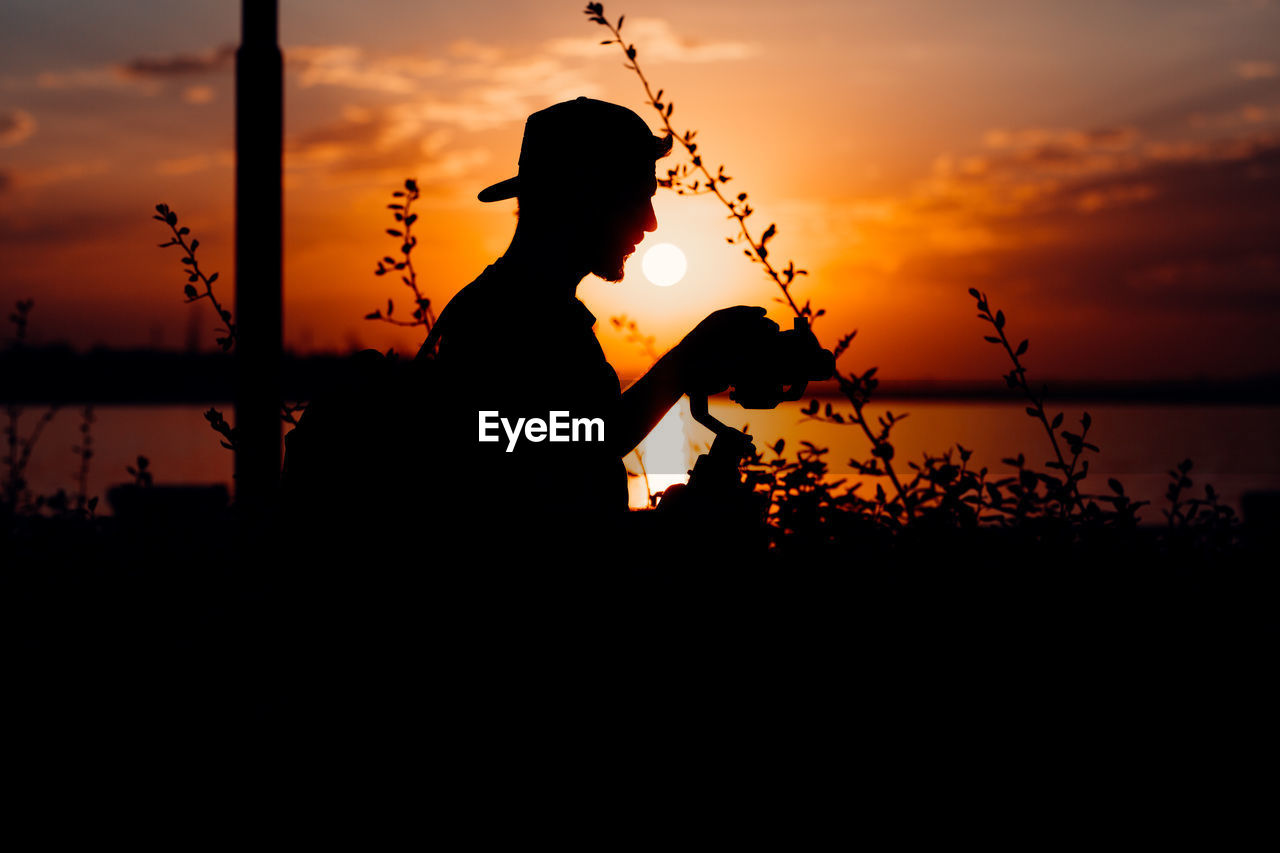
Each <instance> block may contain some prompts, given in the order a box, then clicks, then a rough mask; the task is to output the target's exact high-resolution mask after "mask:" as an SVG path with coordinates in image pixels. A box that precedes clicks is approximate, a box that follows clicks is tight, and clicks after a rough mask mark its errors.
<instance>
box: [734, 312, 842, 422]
mask: <svg viewBox="0 0 1280 853" xmlns="http://www.w3.org/2000/svg"><path fill="white" fill-rule="evenodd" d="M835 369H836V361H835V356H834V355H833V354H832V353H831V352H830V350H825V349H823V348H822V345H821V344H819V343H818V339H817V338H815V337H814V336H813V332H812V331H810V329H809V321H808V319H807V318H805V317H796V318H795V324H794V327H793V328H791V329H788V330H787V331H785V332H778V334H776V335H774V336H773V339H772V340H771V341H770V342H769V344H768V345H767V346H765V347H762V348H760V349H758V350H756V351H755V352H753V353H749V354H748V355H747V359H746V361H745V362H744V363H743V364H742V365H741V370H742V376H741V379H740V380H739V381H737V382H730V383H729V384H730V385H731V386H732V389H733V390H732V391H730V392H729V399H731V400H733V401H734V402H735V403H737V404H738V405H739V406H742V408H744V409H773V408H776V407H777V405H778V404H779V403H782V402H785V401H789V400H799V399H800V397H801V396H802V395H803V394H804V391H805V387H806V386H807V385H808V383H809V382H817V381H821V380H824V379H830V378H831V377H832V375H834V374H835Z"/></svg>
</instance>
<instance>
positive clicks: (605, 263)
mask: <svg viewBox="0 0 1280 853" xmlns="http://www.w3.org/2000/svg"><path fill="white" fill-rule="evenodd" d="M628 248H630V247H628ZM628 256H629V254H628V253H627V250H626V249H621V250H619V251H617V252H613V253H611V254H609V255H607V256H602V257H600V258H599V259H598V260H597V261H596V262H595V263H594V264H592V265H591V272H592V273H593V274H594V275H596V276H598V277H599V278H602V279H604V280H605V281H610V282H614V283H615V284H616V283H617V282H620V281H622V277H623V276H624V275H626V265H627V258H628Z"/></svg>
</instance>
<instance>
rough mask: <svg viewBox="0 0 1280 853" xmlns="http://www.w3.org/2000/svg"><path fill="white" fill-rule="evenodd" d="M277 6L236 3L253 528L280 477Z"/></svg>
mask: <svg viewBox="0 0 1280 853" xmlns="http://www.w3.org/2000/svg"><path fill="white" fill-rule="evenodd" d="M277 20H278V10H277V0H242V5H241V35H240V48H239V50H237V51H236V264H235V267H236V338H237V341H236V423H235V425H236V429H237V433H238V436H239V449H238V451H237V453H236V465H235V467H236V503H237V505H238V507H239V510H240V512H241V517H242V519H243V520H245V521H247V522H248V523H249V524H250V525H251V526H253V527H254V528H255V529H256V528H257V527H258V525H259V524H261V523H262V522H265V521H267V520H268V519H269V518H270V517H271V515H272V510H273V508H274V505H275V498H276V493H277V491H278V486H279V480H280V369H281V333H282V325H283V324H282V316H281V302H282V299H281V271H282V254H283V253H282V250H281V238H282V236H283V223H282V200H281V196H282V191H283V190H282V183H281V179H282V160H283V145H284V63H283V59H282V56H281V53H280V46H279V44H278V34H277Z"/></svg>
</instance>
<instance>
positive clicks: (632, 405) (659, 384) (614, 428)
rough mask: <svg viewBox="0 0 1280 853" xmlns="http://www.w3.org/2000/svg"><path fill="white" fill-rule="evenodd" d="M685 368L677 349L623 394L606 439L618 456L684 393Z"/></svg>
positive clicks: (651, 427) (637, 442) (633, 448)
mask: <svg viewBox="0 0 1280 853" xmlns="http://www.w3.org/2000/svg"><path fill="white" fill-rule="evenodd" d="M684 367H685V353H684V352H683V351H682V350H681V349H680V347H679V346H677V347H675V348H674V349H672V350H671V351H670V352H668V353H667V354H666V355H664V356H663V357H662V358H660V359H658V363H657V364H655V365H654V366H653V367H651V368H649V372H648V373H646V374H645V375H644V376H642V377H640V378H639V379H637V380H636V381H635V382H633V383H632V384H631V387H630V388H628V389H627V390H626V391H624V392H622V402H621V404H620V405H619V406H618V411H617V412H616V413H615V415H614V417H613V419H612V423H611V424H610V431H611V434H610V436H609V439H610V443H611V444H612V445H613V448H614V450H615V451H616V452H617V454H618V455H619V456H626V455H627V454H628V453H630V452H631V451H632V450H635V448H636V445H637V444H639V443H640V442H641V441H643V440H644V437H645V436H646V435H648V434H649V433H650V432H651V431H652V430H653V428H654V427H655V426H657V425H658V421H660V420H662V416H663V415H665V414H666V413H667V412H668V411H670V410H671V407H672V406H674V405H675V404H676V402H677V401H678V400H679V399H680V397H681V396H682V395H683V394H684V393H685V390H686V388H687V386H688V382H687V380H686V377H685V369H684Z"/></svg>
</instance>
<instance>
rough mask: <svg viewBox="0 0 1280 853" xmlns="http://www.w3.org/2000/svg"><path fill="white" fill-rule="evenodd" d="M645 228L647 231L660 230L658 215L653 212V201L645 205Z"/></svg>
mask: <svg viewBox="0 0 1280 853" xmlns="http://www.w3.org/2000/svg"><path fill="white" fill-rule="evenodd" d="M644 230H645V231H657V230H658V216H657V214H655V213H654V212H653V202H649V204H648V205H646V207H645V218H644Z"/></svg>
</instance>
